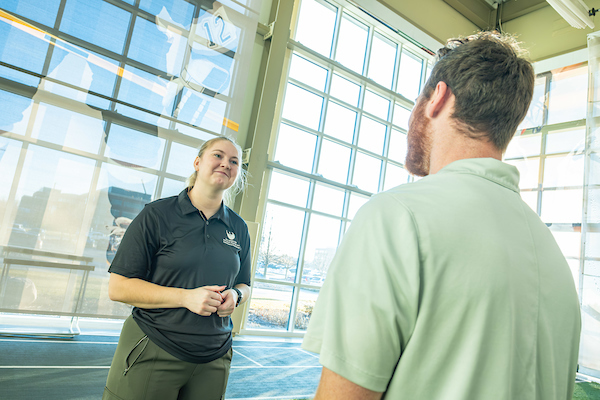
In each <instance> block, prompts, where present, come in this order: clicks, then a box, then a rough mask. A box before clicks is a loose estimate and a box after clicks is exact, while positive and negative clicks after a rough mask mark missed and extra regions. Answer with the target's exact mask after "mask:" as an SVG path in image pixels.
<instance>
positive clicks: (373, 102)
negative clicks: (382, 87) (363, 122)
mask: <svg viewBox="0 0 600 400" xmlns="http://www.w3.org/2000/svg"><path fill="white" fill-rule="evenodd" d="M363 110H365V111H366V112H368V113H371V114H373V115H375V116H376V117H379V118H381V119H384V120H387V118H388V113H389V111H390V101H389V100H388V99H386V98H384V97H382V96H380V95H378V94H375V93H373V92H371V91H370V90H367V91H366V92H365V102H364V104H363Z"/></svg>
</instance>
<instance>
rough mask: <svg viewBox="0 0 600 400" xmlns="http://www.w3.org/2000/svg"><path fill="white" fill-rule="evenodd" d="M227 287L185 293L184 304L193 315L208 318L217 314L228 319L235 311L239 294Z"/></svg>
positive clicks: (191, 290) (201, 288) (204, 288)
mask: <svg viewBox="0 0 600 400" xmlns="http://www.w3.org/2000/svg"><path fill="white" fill-rule="evenodd" d="M226 287H227V286H202V287H199V288H196V289H188V290H186V291H185V295H184V301H183V304H184V306H185V308H187V309H188V310H190V311H191V312H193V313H196V314H198V315H201V316H203V317H208V316H209V315H212V314H214V313H217V315H218V316H219V317H227V316H229V315H231V314H232V313H233V310H235V304H236V303H237V293H236V291H235V290H233V289H227V290H225V288H226Z"/></svg>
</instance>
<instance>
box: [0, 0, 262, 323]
mask: <svg viewBox="0 0 600 400" xmlns="http://www.w3.org/2000/svg"><path fill="white" fill-rule="evenodd" d="M250 3H252V2H244V4H246V6H242V5H241V3H237V2H229V1H224V2H222V3H214V7H213V3H212V2H206V3H202V2H196V1H187V0H130V1H120V0H44V1H36V0H18V1H17V0H7V1H3V2H2V4H0V7H2V8H0V108H1V109H2V113H0V182H1V183H2V184H1V185H0V221H1V224H0V246H2V247H1V250H2V254H0V257H2V258H3V261H4V265H3V266H2V275H1V278H0V279H1V280H0V312H7V313H10V312H13V311H15V312H19V313H36V314H52V315H62V316H73V315H75V316H105V317H119V316H121V317H123V316H126V315H127V314H129V307H127V306H125V305H123V304H120V303H116V302H112V301H110V300H109V298H108V295H107V283H108V274H107V272H106V271H107V269H108V265H109V263H110V262H111V260H112V258H113V257H114V254H115V251H116V249H117V248H118V245H119V243H120V240H121V237H122V236H123V233H124V232H125V230H126V229H127V227H128V225H129V222H130V221H131V219H132V218H134V217H135V216H136V215H137V213H138V212H139V211H140V210H141V209H142V208H143V206H144V204H146V203H148V202H150V201H152V200H154V199H157V198H160V197H164V196H170V195H174V194H177V193H179V192H180V191H181V190H182V189H183V187H184V181H185V178H186V177H187V176H188V175H190V173H191V172H193V168H192V161H193V159H194V157H195V155H196V152H197V148H198V147H199V146H200V145H201V143H202V142H203V141H204V140H207V139H209V138H212V137H215V136H217V135H222V134H225V133H227V134H230V135H233V136H235V135H236V132H237V129H238V123H239V121H240V116H241V106H242V105H240V104H239V103H240V100H242V101H243V98H244V95H243V94H244V93H243V92H244V89H245V79H246V77H245V72H244V71H245V70H247V61H248V58H249V54H250V53H251V48H252V46H253V41H254V37H255V35H256V19H257V13H256V12H255V11H254V10H253V9H252V7H250V6H249V4H250ZM199 4H205V6H200V5H199ZM209 4H210V7H211V8H208V7H209V6H208V5H209ZM240 71H241V72H240ZM9 258H13V259H14V258H16V259H18V260H17V262H13V263H12V264H9V263H8V262H6V261H5V260H6V259H9Z"/></svg>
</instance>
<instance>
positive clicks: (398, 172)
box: [383, 163, 410, 190]
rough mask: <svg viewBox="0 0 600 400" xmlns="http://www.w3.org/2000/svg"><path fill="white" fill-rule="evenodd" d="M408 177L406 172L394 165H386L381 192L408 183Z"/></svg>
mask: <svg viewBox="0 0 600 400" xmlns="http://www.w3.org/2000/svg"><path fill="white" fill-rule="evenodd" d="M409 177H410V175H409V173H408V171H407V170H405V169H404V168H402V167H399V166H397V165H394V164H390V163H388V165H387V169H386V171H385V183H384V186H383V190H389V189H391V188H393V187H395V186H398V185H402V184H403V183H407V182H408V178H409Z"/></svg>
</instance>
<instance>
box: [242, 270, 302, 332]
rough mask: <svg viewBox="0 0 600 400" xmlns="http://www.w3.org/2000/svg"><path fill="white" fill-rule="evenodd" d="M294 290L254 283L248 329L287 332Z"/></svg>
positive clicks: (281, 286) (287, 287) (288, 287)
mask: <svg viewBox="0 0 600 400" xmlns="http://www.w3.org/2000/svg"><path fill="white" fill-rule="evenodd" d="M292 290H293V288H292V287H291V286H283V285H273V284H271V283H263V282H256V283H254V284H253V285H252V297H251V298H250V307H249V310H248V319H247V321H246V327H247V328H250V329H268V330H286V329H287V326H288V322H289V319H290V304H291V303H292Z"/></svg>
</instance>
